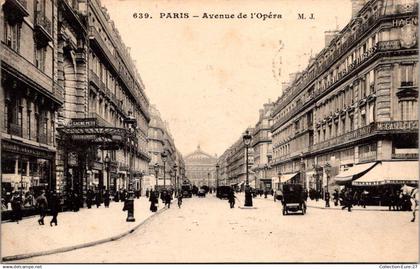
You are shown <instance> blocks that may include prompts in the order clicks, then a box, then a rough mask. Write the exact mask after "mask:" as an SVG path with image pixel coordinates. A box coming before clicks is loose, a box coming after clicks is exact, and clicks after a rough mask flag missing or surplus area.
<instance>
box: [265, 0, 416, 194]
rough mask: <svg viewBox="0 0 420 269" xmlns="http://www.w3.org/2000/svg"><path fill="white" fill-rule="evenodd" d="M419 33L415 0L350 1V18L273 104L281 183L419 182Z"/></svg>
mask: <svg viewBox="0 0 420 269" xmlns="http://www.w3.org/2000/svg"><path fill="white" fill-rule="evenodd" d="M417 32H418V11H417V3H416V1H402V0H394V1H391V0H372V1H356V0H355V1H353V15H352V19H351V21H350V22H349V23H348V24H347V25H346V26H345V27H344V28H343V29H342V30H341V31H340V32H339V33H337V34H336V36H335V37H334V38H333V39H332V40H329V42H328V44H329V45H328V46H327V47H325V48H324V49H323V50H322V51H321V52H319V53H318V55H317V56H316V58H315V59H314V60H313V61H311V63H310V64H309V65H308V66H307V67H306V69H305V70H304V71H303V72H301V73H300V74H299V75H298V76H297V77H296V78H295V79H294V80H293V81H292V83H291V86H290V87H288V88H287V89H285V91H284V93H283V95H282V96H281V97H280V98H279V99H278V100H277V102H276V104H275V108H274V110H273V113H272V117H273V126H272V128H271V131H272V140H273V142H272V143H273V162H272V165H273V166H274V168H275V170H276V172H277V173H278V172H280V173H281V176H280V180H281V181H286V180H292V181H296V182H300V183H302V184H304V185H305V187H307V188H314V189H317V190H319V191H322V190H325V189H326V187H327V184H328V185H330V190H331V188H335V187H336V186H337V184H339V185H345V184H353V186H364V187H372V186H381V187H380V188H379V189H381V188H388V187H393V186H391V185H392V184H397V185H398V184H403V183H415V182H417V180H418V161H417V159H418V153H417V152H418V137H417V136H418V101H417V100H418V76H417V75H416V74H418V71H419V67H418V44H417ZM400 167H404V173H399V175H398V173H395V171H398V170H399V169H400ZM327 175H328V176H327ZM397 185H396V186H397Z"/></svg>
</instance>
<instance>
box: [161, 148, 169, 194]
mask: <svg viewBox="0 0 420 269" xmlns="http://www.w3.org/2000/svg"><path fill="white" fill-rule="evenodd" d="M160 156H161V157H162V161H163V188H164V189H166V176H165V174H166V171H165V165H166V158H167V157H168V154H167V153H166V150H163V152H162V153H161V154H160Z"/></svg>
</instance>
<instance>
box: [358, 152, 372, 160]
mask: <svg viewBox="0 0 420 269" xmlns="http://www.w3.org/2000/svg"><path fill="white" fill-rule="evenodd" d="M375 160H376V151H369V152H365V153H359V162H371V161H375Z"/></svg>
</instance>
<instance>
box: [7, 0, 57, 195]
mask: <svg viewBox="0 0 420 269" xmlns="http://www.w3.org/2000/svg"><path fill="white" fill-rule="evenodd" d="M0 14H1V16H0V22H1V25H2V27H3V29H2V30H3V31H2V35H1V45H0V46H1V49H0V59H1V86H0V115H1V123H0V131H1V183H2V184H1V185H2V198H5V199H6V200H8V199H9V198H10V193H11V192H12V191H21V194H24V193H25V192H27V191H29V190H34V191H35V192H37V189H38V190H39V189H54V188H56V172H55V161H56V156H57V153H56V152H57V143H56V139H55V138H56V134H57V132H56V120H57V111H58V109H59V107H60V106H61V105H62V104H63V89H62V87H60V86H59V85H57V76H56V70H57V59H56V55H57V50H56V45H57V39H56V35H55V31H56V30H55V29H56V26H57V11H56V7H55V2H54V1H20V0H6V1H2V5H1V11H0Z"/></svg>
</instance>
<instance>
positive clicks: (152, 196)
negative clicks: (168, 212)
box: [149, 191, 159, 212]
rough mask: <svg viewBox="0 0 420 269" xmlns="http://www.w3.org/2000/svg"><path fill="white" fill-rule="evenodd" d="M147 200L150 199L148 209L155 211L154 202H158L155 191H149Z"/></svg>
mask: <svg viewBox="0 0 420 269" xmlns="http://www.w3.org/2000/svg"><path fill="white" fill-rule="evenodd" d="M149 201H150V211H152V212H156V211H157V206H156V204H157V203H158V202H159V201H158V196H157V193H156V192H154V191H150V197H149Z"/></svg>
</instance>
